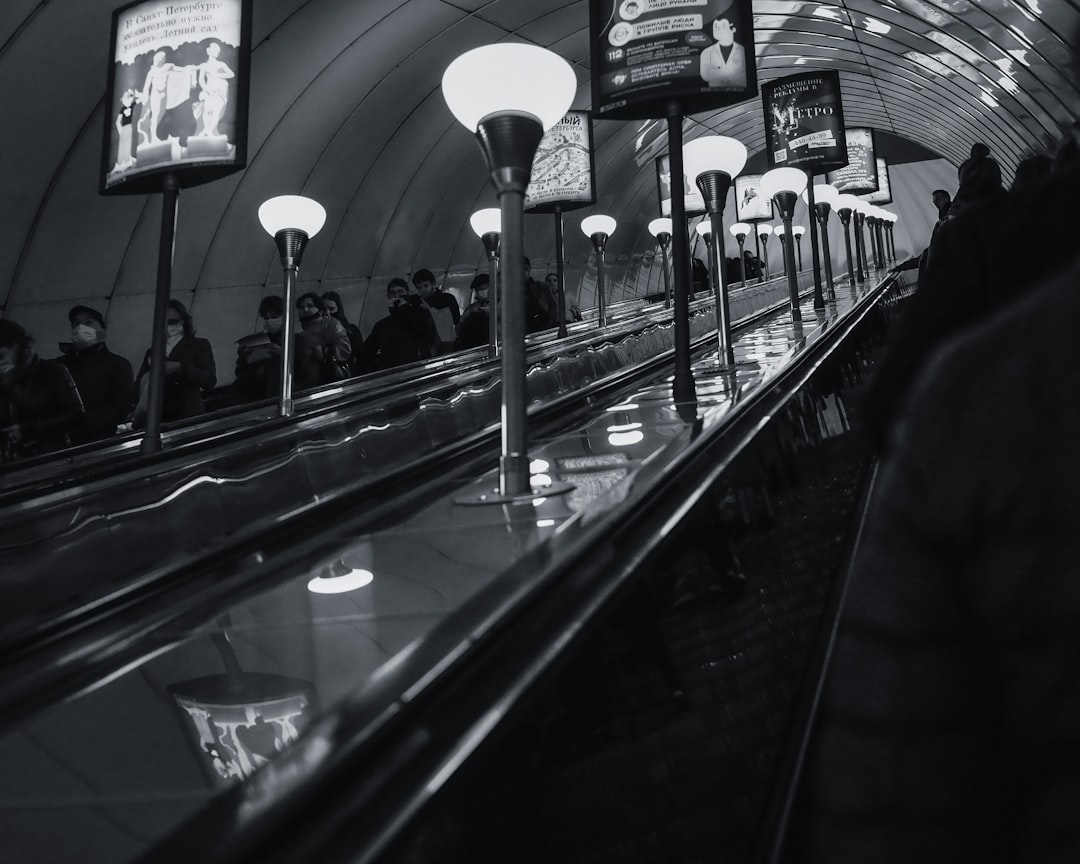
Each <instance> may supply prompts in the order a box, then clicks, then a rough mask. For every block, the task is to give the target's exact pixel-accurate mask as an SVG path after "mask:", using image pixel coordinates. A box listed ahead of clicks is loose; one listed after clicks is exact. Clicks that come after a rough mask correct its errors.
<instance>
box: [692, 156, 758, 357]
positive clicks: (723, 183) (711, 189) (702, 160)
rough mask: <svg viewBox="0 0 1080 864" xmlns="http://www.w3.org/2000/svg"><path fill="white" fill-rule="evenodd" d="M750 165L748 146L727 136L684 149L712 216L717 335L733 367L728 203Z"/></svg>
mask: <svg viewBox="0 0 1080 864" xmlns="http://www.w3.org/2000/svg"><path fill="white" fill-rule="evenodd" d="M745 166H746V146H745V145H744V144H743V143H742V142H741V141H737V140H736V139H734V138H729V137H727V136H725V135H702V136H701V137H700V138H695V139H694V140H693V141H691V142H689V143H688V144H687V145H686V146H685V147H684V148H683V170H684V173H685V174H686V176H687V178H688V179H690V180H692V181H693V182H694V183H695V184H696V185H697V187H698V189H700V190H701V195H702V198H704V200H705V209H706V211H708V214H709V230H710V233H711V234H712V236H713V238H714V239H715V241H716V242H715V245H714V253H715V254H713V256H712V259H713V260H712V268H713V269H715V270H716V271H717V276H716V279H715V280H714V283H713V284H714V285H718V286H719V287H718V288H716V289H714V290H715V293H716V318H717V322H716V323H717V326H716V335H717V337H718V339H719V340H720V354H719V356H720V357H722V358H724V359H723V361H722V362H725V363H727V364H728V365H731V364H732V363H734V362H735V354H734V351H733V349H732V345H731V318H730V314H729V311H728V289H727V276H726V274H725V273H724V267H723V263H722V261H723V255H722V254H720V253H721V252H722V251H723V248H724V224H723V215H724V204H725V203H726V201H727V196H728V191H729V190H730V189H731V181H732V180H734V179H735V178H736V177H737V176H738V175H739V172H740V171H742V170H743V168H744V167H745Z"/></svg>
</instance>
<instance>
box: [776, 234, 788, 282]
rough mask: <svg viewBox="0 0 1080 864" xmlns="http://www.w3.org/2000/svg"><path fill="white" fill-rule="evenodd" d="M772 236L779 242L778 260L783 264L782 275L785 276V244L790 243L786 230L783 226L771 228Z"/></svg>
mask: <svg viewBox="0 0 1080 864" xmlns="http://www.w3.org/2000/svg"><path fill="white" fill-rule="evenodd" d="M772 233H773V236H774V237H776V238H777V239H778V240H779V241H780V260H781V261H783V262H784V275H785V276H787V252H786V251H785V250H786V249H787V244H788V242H789V241H790V238H789V237H788V233H787V229H786V228H785V227H784V226H783V225H777V226H776V227H775V228H773V232H772Z"/></svg>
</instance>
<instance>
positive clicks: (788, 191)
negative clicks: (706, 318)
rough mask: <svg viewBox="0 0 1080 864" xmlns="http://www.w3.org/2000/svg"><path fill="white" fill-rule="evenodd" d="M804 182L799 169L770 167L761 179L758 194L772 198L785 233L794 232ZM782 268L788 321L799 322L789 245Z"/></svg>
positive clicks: (796, 289)
mask: <svg viewBox="0 0 1080 864" xmlns="http://www.w3.org/2000/svg"><path fill="white" fill-rule="evenodd" d="M806 179H807V178H806V172H805V171H800V170H799V169H798V168H773V169H772V170H771V171H766V172H765V173H764V174H763V175H762V176H761V185H760V186H759V187H758V191H759V194H761V195H765V196H767V197H769V198H771V199H772V201H773V203H774V204H775V205H776V208H777V209H778V210H779V211H780V219H781V221H783V223H784V231H785V233H786V234H789V235H790V234H794V233H795V228H794V227H792V224H791V220H792V219H793V218H794V217H795V205H796V204H797V203H798V201H799V194H800V193H801V192H802V191H803V190H804V189H805V188H806ZM796 236H798V235H796ZM784 266H785V269H786V270H787V279H788V297H789V298H790V300H791V318H792V320H793V321H796V322H798V321H801V320H802V312H801V311H800V310H799V277H798V273H796V271H795V250H794V249H793V248H792V245H791V244H790V243H786V244H784Z"/></svg>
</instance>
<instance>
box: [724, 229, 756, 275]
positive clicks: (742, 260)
mask: <svg viewBox="0 0 1080 864" xmlns="http://www.w3.org/2000/svg"><path fill="white" fill-rule="evenodd" d="M753 227H754V226H752V225H747V224H746V223H745V222H736V223H735V224H734V225H732V226H731V227H730V228H728V231H730V232H731V236H732V237H734V238H735V242H736V243H738V244H739V275H740V276H741V277H742V282H741V283H740V284H739V287H740V288H745V287H746V252H745V251H744V250H743V244H744V243H746V235H747V234H749V233H750V232H751V231H752V230H753Z"/></svg>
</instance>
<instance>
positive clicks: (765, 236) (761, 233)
mask: <svg viewBox="0 0 1080 864" xmlns="http://www.w3.org/2000/svg"><path fill="white" fill-rule="evenodd" d="M757 233H758V237H760V238H761V254H762V255H764V257H765V278H766V279H771V278H772V276H771V275H769V237H770V236H771V235H772V225H758V226H757Z"/></svg>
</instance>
